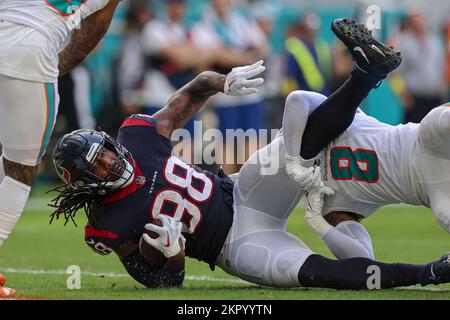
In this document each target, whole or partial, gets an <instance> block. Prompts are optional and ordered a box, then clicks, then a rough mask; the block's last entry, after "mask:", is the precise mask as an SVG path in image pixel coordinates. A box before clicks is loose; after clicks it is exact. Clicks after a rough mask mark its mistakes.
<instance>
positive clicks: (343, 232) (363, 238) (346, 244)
mask: <svg viewBox="0 0 450 320" xmlns="http://www.w3.org/2000/svg"><path fill="white" fill-rule="evenodd" d="M333 193H334V192H333V191H332V190H331V189H329V188H327V187H322V188H320V189H319V190H314V191H312V192H310V193H308V195H307V197H306V204H307V209H306V212H305V220H306V222H307V223H308V224H309V226H310V227H311V228H312V229H313V230H314V231H315V232H316V233H317V234H318V235H319V237H321V238H322V240H323V241H324V242H325V244H326V245H327V247H328V249H330V251H331V252H332V253H333V255H334V256H335V257H336V258H338V259H349V258H355V257H362V258H369V259H374V253H373V246H372V240H371V238H370V235H369V233H368V232H367V230H366V229H365V228H364V226H363V225H362V224H361V223H359V219H358V216H357V215H355V214H352V213H350V212H331V213H330V214H328V215H327V216H326V218H324V217H323V216H322V211H323V204H324V196H330V195H332V194H333Z"/></svg>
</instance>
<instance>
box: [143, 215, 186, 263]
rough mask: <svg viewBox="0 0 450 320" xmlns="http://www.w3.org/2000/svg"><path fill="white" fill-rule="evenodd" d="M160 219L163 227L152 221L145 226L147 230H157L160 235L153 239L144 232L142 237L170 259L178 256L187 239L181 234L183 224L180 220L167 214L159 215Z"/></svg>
mask: <svg viewBox="0 0 450 320" xmlns="http://www.w3.org/2000/svg"><path fill="white" fill-rule="evenodd" d="M158 219H159V220H160V221H161V223H162V225H161V227H160V226H157V225H156V224H152V223H147V224H146V225H145V226H144V227H145V229H147V230H150V231H153V232H156V233H157V234H158V235H159V236H158V237H157V238H155V239H153V238H151V237H150V236H149V235H148V234H146V233H144V234H143V235H142V238H143V239H144V241H145V242H147V243H148V244H149V245H151V246H152V247H153V248H155V249H157V250H159V251H161V252H162V254H163V255H164V256H165V257H166V258H167V259H169V258H171V257H173V256H176V255H177V254H178V253H180V251H181V250H184V245H185V242H186V239H185V238H184V237H183V235H182V234H181V227H182V225H181V222H180V221H177V220H175V219H173V218H171V217H168V216H165V215H160V216H158ZM179 240H181V241H179ZM180 243H181V245H180Z"/></svg>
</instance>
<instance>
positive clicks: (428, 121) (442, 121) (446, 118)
mask: <svg viewBox="0 0 450 320" xmlns="http://www.w3.org/2000/svg"><path fill="white" fill-rule="evenodd" d="M449 134H450V108H449V107H437V108H434V109H433V110H431V111H430V112H429V113H428V114H427V115H426V116H425V118H423V120H422V121H421V122H420V139H421V141H422V142H423V143H424V144H427V143H430V144H434V143H435V142H436V140H441V139H445V140H447V138H448V135H449Z"/></svg>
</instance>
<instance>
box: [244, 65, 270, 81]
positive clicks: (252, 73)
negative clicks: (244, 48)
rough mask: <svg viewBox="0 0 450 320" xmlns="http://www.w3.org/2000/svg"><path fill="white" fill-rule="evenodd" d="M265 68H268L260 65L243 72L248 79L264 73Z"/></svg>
mask: <svg viewBox="0 0 450 320" xmlns="http://www.w3.org/2000/svg"><path fill="white" fill-rule="evenodd" d="M264 70H266V67H264V66H259V67H257V68H255V69H250V70H248V71H246V72H245V73H244V74H243V76H244V77H245V78H246V79H249V78H251V77H254V76H256V75H258V74H260V73H262V72H263V71H264Z"/></svg>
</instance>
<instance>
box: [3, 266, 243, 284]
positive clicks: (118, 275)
mask: <svg viewBox="0 0 450 320" xmlns="http://www.w3.org/2000/svg"><path fill="white" fill-rule="evenodd" d="M0 270H1V271H2V273H3V274H8V273H22V274H50V275H67V274H68V273H67V272H66V271H65V270H33V269H15V268H0ZM81 275H84V276H93V277H108V278H128V277H130V275H128V274H126V273H114V272H92V271H82V272H81ZM184 278H185V280H189V281H208V282H228V283H239V284H250V283H248V282H246V281H243V280H240V279H228V278H215V277H208V276H185V277H184Z"/></svg>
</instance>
